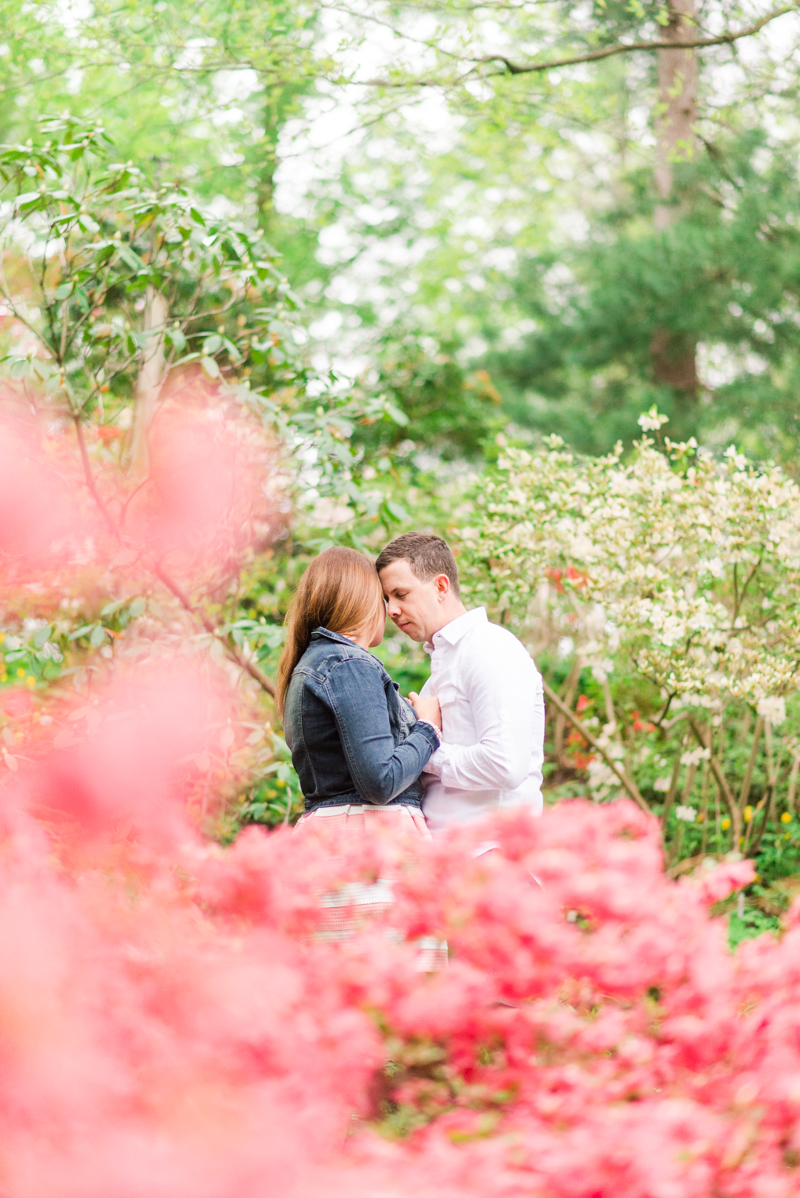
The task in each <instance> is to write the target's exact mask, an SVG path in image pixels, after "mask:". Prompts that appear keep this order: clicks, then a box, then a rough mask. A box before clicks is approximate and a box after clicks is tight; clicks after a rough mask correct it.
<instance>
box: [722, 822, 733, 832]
mask: <svg viewBox="0 0 800 1198" xmlns="http://www.w3.org/2000/svg"><path fill="white" fill-rule="evenodd" d="M730 826H731V821H730V820H729V819H724V820H722V821H721V823H720V827H721V828H722V829H723V831H725V832H727V830H728V828H730Z"/></svg>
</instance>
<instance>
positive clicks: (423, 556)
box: [375, 532, 461, 598]
mask: <svg viewBox="0 0 800 1198" xmlns="http://www.w3.org/2000/svg"><path fill="white" fill-rule="evenodd" d="M399 561H406V562H408V564H409V566H410V567H411V571H412V573H413V574H415V575H416V577H417V578H419V579H421V580H422V581H423V582H429V581H430V579H431V578H436V576H437V574H446V575H447V577H448V578H449V579H450V586H451V587H452V588H453V592H454V593H455V595H456V597H457V598H460V597H461V588H460V587H459V585H458V566H457V565H456V559H455V558H454V557H453V553H452V550H451V549H450V546H449V545H448V544H447V541H443V540H442V538H441V537H437V536H434V534H433V533H430V532H404V533H403V535H402V536H399V537H395V538H394V540H393V541H390V542H389V544H388V545H387V546H386V548H385V549H384V550H383V552H382V553H381V555H380V557H379V558H378V560H377V561H376V562H375V569H376V570H377V571H378V573H379V574H380V572H381V570H383V569H385V568H386V566H388V565H389V563H390V562H399Z"/></svg>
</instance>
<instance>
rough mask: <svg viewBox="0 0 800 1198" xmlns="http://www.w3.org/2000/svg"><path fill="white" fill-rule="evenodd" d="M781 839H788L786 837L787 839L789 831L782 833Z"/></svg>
mask: <svg viewBox="0 0 800 1198" xmlns="http://www.w3.org/2000/svg"><path fill="white" fill-rule="evenodd" d="M783 839H784V840H788V839H789V833H788V832H784V834H783Z"/></svg>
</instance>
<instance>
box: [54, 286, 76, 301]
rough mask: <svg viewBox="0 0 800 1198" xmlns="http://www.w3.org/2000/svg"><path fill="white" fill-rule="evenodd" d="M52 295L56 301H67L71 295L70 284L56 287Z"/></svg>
mask: <svg viewBox="0 0 800 1198" xmlns="http://www.w3.org/2000/svg"><path fill="white" fill-rule="evenodd" d="M54 294H55V297H56V299H57V300H65V299H69V297H70V296H71V295H72V284H71V283H62V284H61V286H60V287H56V289H55V292H54Z"/></svg>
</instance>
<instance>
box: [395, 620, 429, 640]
mask: <svg viewBox="0 0 800 1198" xmlns="http://www.w3.org/2000/svg"><path fill="white" fill-rule="evenodd" d="M397 627H398V629H399V630H400V632H403V633H405V635H406V636H407V637H408V639H409V640H410V641H417V643H418V644H421V643H422V642H423V641H424V640H425V634H424V632H420V631H419V629H418V628H415V627H414V625H413V624H406V625H405V627H402V628H401V627H400V625H399V624H398V625H397Z"/></svg>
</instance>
